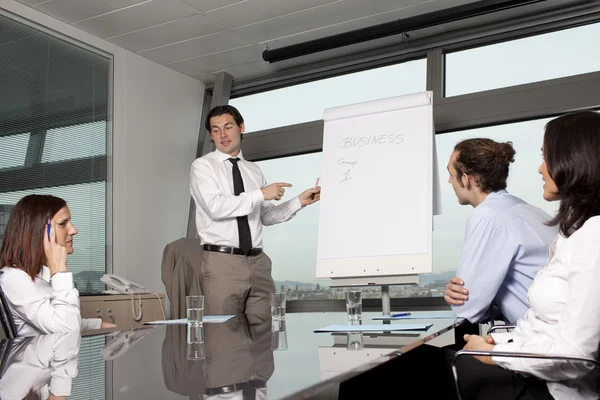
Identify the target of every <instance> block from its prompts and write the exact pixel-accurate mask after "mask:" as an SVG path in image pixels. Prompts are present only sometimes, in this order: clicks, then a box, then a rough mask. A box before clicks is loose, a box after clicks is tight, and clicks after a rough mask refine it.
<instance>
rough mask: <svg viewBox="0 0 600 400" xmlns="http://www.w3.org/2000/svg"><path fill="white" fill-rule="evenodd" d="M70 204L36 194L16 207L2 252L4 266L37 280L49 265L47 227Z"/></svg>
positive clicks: (21, 201)
mask: <svg viewBox="0 0 600 400" xmlns="http://www.w3.org/2000/svg"><path fill="white" fill-rule="evenodd" d="M66 205H67V202H66V201H64V200H63V199H61V198H59V197H54V196H50V195H37V194H32V195H29V196H25V197H23V198H22V199H21V200H19V202H18V203H17V204H16V205H15V206H14V207H13V209H12V210H11V213H10V218H9V219H8V223H7V224H6V231H5V232H4V241H3V242H2V247H1V248H0V262H1V263H2V265H1V266H0V267H2V266H9V267H15V268H19V269H22V270H23V271H25V272H26V273H27V275H29V276H30V277H31V279H34V278H35V276H36V275H37V274H39V273H40V271H41V269H42V266H43V265H44V264H45V262H46V255H45V253H44V236H43V235H44V234H45V233H46V224H47V223H48V220H49V219H51V218H52V217H53V216H54V215H55V214H56V213H57V212H58V211H60V209H61V208H63V207H65V206H66Z"/></svg>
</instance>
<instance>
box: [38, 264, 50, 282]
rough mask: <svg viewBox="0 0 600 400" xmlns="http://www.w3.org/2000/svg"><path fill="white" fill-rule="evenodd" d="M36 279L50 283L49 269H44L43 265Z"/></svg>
mask: <svg viewBox="0 0 600 400" xmlns="http://www.w3.org/2000/svg"><path fill="white" fill-rule="evenodd" d="M37 277H38V278H40V279H43V280H45V281H46V282H48V283H50V268H48V267H46V266H45V265H42V270H41V271H40V273H39V274H37Z"/></svg>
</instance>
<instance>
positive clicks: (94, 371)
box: [69, 335, 106, 400]
mask: <svg viewBox="0 0 600 400" xmlns="http://www.w3.org/2000/svg"><path fill="white" fill-rule="evenodd" d="M105 344H106V337H105V336H104V335H102V336H86V337H82V338H81V346H80V347H79V363H78V368H77V369H78V371H77V377H76V378H75V379H73V386H72V387H71V396H69V399H70V400H80V399H81V400H84V399H85V400H104V399H105V398H106V397H105V396H106V383H105V380H106V367H105V364H106V363H105V362H104V360H103V359H102V349H103V348H104V346H105Z"/></svg>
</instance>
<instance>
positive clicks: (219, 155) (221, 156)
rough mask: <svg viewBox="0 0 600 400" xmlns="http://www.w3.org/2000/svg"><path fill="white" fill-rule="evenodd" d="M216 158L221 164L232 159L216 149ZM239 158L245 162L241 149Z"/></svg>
mask: <svg viewBox="0 0 600 400" xmlns="http://www.w3.org/2000/svg"><path fill="white" fill-rule="evenodd" d="M215 157H216V158H217V160H218V161H220V162H224V161H227V160H229V159H230V158H232V157H231V156H230V155H229V154H225V153H223V152H221V151H219V150H218V149H215ZM237 158H239V159H240V160H242V161H244V156H243V155H242V150H241V149H240V153H239V154H238V155H237Z"/></svg>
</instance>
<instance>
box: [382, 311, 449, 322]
mask: <svg viewBox="0 0 600 400" xmlns="http://www.w3.org/2000/svg"><path fill="white" fill-rule="evenodd" d="M393 314H394V313H392V315H393ZM397 314H400V313H397ZM392 315H380V316H379V317H373V318H371V319H372V320H375V321H395V320H399V319H455V318H456V315H455V314H454V313H453V312H452V311H423V312H413V313H410V315H404V316H401V317H393V316H392Z"/></svg>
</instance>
